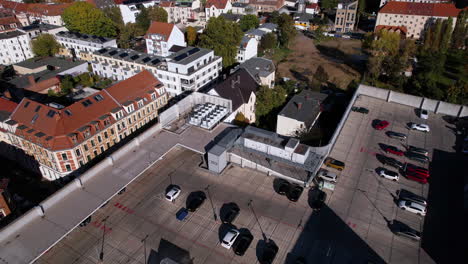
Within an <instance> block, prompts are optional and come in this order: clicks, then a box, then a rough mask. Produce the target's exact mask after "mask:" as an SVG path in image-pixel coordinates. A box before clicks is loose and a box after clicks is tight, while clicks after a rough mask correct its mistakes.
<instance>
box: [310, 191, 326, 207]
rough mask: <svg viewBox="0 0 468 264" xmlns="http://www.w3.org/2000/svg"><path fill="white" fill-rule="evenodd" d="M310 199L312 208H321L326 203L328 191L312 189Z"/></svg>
mask: <svg viewBox="0 0 468 264" xmlns="http://www.w3.org/2000/svg"><path fill="white" fill-rule="evenodd" d="M309 199H310V206H311V207H312V209H314V210H320V209H322V207H323V206H324V205H325V201H326V200H327V193H326V192H324V191H322V190H320V189H318V188H316V189H312V190H311V191H310V195H309Z"/></svg>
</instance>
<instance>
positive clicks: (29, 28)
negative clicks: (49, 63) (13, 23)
mask: <svg viewBox="0 0 468 264" xmlns="http://www.w3.org/2000/svg"><path fill="white" fill-rule="evenodd" d="M60 27H62V26H57V25H51V24H44V23H38V24H31V25H29V26H25V27H21V28H20V30H22V31H33V30H46V31H48V30H51V29H56V28H60Z"/></svg>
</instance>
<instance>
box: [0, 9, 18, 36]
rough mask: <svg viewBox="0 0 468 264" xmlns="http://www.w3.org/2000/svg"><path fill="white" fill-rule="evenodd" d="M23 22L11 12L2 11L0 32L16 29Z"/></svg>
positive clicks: (0, 13) (0, 14)
mask: <svg viewBox="0 0 468 264" xmlns="http://www.w3.org/2000/svg"><path fill="white" fill-rule="evenodd" d="M21 26H22V25H21V23H20V22H19V20H18V19H17V18H16V17H15V15H14V14H13V13H11V12H0V33H3V32H8V31H14V30H16V29H17V28H18V27H21Z"/></svg>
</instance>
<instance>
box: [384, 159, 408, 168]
mask: <svg viewBox="0 0 468 264" xmlns="http://www.w3.org/2000/svg"><path fill="white" fill-rule="evenodd" d="M381 162H382V163H383V164H384V165H388V166H391V167H393V168H395V169H403V167H404V166H405V164H403V162H401V161H398V160H396V159H394V158H390V157H387V156H381Z"/></svg>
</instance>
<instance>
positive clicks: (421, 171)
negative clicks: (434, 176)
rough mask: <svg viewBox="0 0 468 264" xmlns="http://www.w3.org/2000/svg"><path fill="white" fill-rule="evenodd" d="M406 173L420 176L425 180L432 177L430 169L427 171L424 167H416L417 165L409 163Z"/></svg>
mask: <svg viewBox="0 0 468 264" xmlns="http://www.w3.org/2000/svg"><path fill="white" fill-rule="evenodd" d="M406 173H411V174H416V175H419V176H421V177H425V178H429V176H430V174H429V170H428V169H425V168H422V167H419V166H415V165H413V164H409V163H407V165H406Z"/></svg>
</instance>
